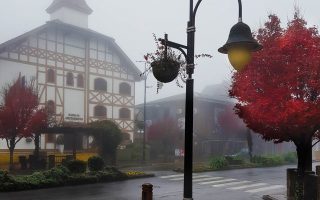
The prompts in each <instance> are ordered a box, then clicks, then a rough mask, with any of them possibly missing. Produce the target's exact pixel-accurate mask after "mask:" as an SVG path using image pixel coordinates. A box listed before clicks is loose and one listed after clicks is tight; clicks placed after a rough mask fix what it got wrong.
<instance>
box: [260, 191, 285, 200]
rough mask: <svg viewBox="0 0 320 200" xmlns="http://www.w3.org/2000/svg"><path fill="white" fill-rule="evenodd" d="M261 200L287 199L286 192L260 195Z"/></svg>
mask: <svg viewBox="0 0 320 200" xmlns="http://www.w3.org/2000/svg"><path fill="white" fill-rule="evenodd" d="M262 199H263V200H287V195H286V192H285V191H283V192H281V193H278V194H271V195H264V196H263V197H262Z"/></svg>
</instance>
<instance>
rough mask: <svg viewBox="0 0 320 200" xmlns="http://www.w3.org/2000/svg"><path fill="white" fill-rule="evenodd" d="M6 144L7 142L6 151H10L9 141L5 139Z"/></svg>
mask: <svg viewBox="0 0 320 200" xmlns="http://www.w3.org/2000/svg"><path fill="white" fill-rule="evenodd" d="M6 142H7V147H8V149H10V146H9V141H8V139H7V138H6Z"/></svg>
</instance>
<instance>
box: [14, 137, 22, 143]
mask: <svg viewBox="0 0 320 200" xmlns="http://www.w3.org/2000/svg"><path fill="white" fill-rule="evenodd" d="M22 138H23V137H20V138H19V139H17V141H15V142H14V145H16V144H17V143H18V142H20V140H21V139H22Z"/></svg>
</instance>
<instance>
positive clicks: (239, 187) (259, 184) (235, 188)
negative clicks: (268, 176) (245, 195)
mask: <svg viewBox="0 0 320 200" xmlns="http://www.w3.org/2000/svg"><path fill="white" fill-rule="evenodd" d="M265 185H267V184H266V183H255V184H249V185H243V186H238V187H231V188H227V189H229V190H241V189H247V188H253V187H260V186H265Z"/></svg>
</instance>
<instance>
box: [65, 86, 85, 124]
mask: <svg viewBox="0 0 320 200" xmlns="http://www.w3.org/2000/svg"><path fill="white" fill-rule="evenodd" d="M64 94H65V96H64V120H65V121H72V122H84V118H85V116H84V91H80V90H72V89H65V91H64Z"/></svg>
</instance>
